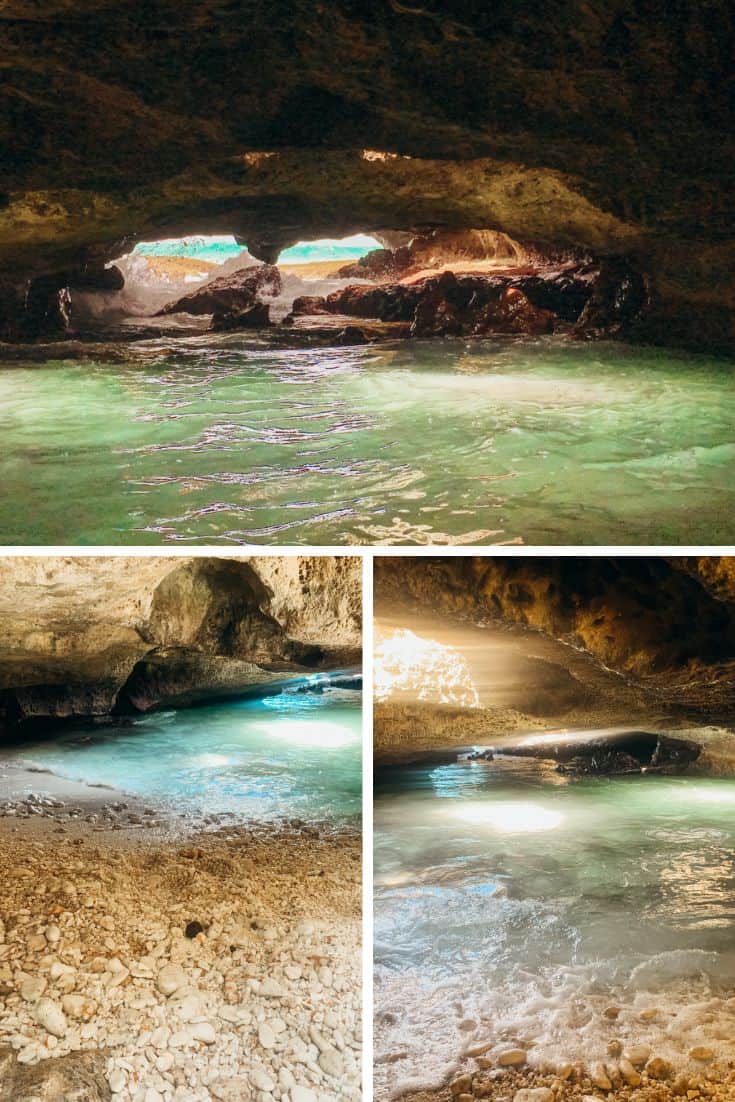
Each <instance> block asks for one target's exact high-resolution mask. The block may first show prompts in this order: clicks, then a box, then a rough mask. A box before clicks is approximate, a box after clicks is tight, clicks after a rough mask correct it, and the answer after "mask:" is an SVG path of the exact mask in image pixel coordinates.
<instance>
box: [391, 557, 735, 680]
mask: <svg viewBox="0 0 735 1102" xmlns="http://www.w3.org/2000/svg"><path fill="white" fill-rule="evenodd" d="M375 593H376V604H377V607H378V608H381V607H393V605H394V604H395V605H398V606H401V605H403V606H405V607H416V608H418V609H424V610H428V609H432V610H434V611H435V612H436V613H438V614H440V615H442V616H446V617H448V618H453V617H454V618H460V619H468V618H469V619H471V620H474V621H475V622H480V621H483V620H495V621H505V622H508V623H513V624H519V625H522V626H523V627H527V628H531V629H533V630H534V631H540V632H543V633H545V634H546V635H548V636H549V637H551V638H553V639H557V640H560V641H562V642H564V643H567V644H569V645H570V646H572V647H576V648H581V649H583V650H584V651H586V652H587V653H588V654H590V655H592V656H593V657H594V658H595V659H596V660H597V661H598V662H600V663H602V664H604V665H605V666H606V667H608V668H610V669H612V670H614V671H616V672H618V673H620V674H624V675H626V676H630V677H638V678H648V677H664V678H665V677H667V676H669V675H671V674H680V673H682V672H683V671H686V670H688V669H697V668H698V669H700V670H704V669H706V668H708V667H709V668H712V669H713V670H714V669H716V668H717V667H719V666H721V665H727V664H728V663H731V662H732V661H733V660H735V570H734V569H733V564H732V560H731V559H719V558H697V559H684V558H682V559H664V558H656V557H637V556H630V557H620V558H606V557H602V558H597V557H594V558H591V557H584V558H576V557H557V558H545V557H543V558H542V557H533V558H530V557H529V558H525V557H518V558H516V557H513V558H506V557H502V558H501V557H497V558H489V557H487V558H481V557H478V556H473V557H458V558H449V559H441V558H436V557H433V558H426V559H416V558H414V559H408V558H407V559H403V558H395V559H394V558H380V559H377V560H376V579H375Z"/></svg>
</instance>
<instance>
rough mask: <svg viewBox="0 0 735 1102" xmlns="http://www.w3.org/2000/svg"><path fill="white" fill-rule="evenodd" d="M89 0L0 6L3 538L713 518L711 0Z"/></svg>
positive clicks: (643, 532)
mask: <svg viewBox="0 0 735 1102" xmlns="http://www.w3.org/2000/svg"><path fill="white" fill-rule="evenodd" d="M83 11H84V18H83V19H82V18H80V17H79V12H78V11H77V9H76V8H75V7H74V6H73V5H70V4H69V3H67V2H66V0H58V2H56V3H54V4H53V5H52V6H51V7H50V8H48V7H42V6H41V5H39V4H38V3H36V2H35V0H11V2H10V3H8V4H6V5H5V6H4V8H3V12H2V26H3V31H4V37H5V41H6V44H7V54H8V70H7V80H6V82H5V83H4V85H3V87H2V89H1V90H0V97H1V102H2V107H3V110H2V111H1V112H0V143H1V144H2V156H0V165H2V168H1V169H0V173H1V175H0V198H1V200H2V201H1V202H0V362H2V365H3V367H2V372H1V373H0V401H1V402H2V405H3V407H7V409H8V413H7V414H6V416H5V418H4V421H3V424H2V428H3V430H4V435H5V437H6V448H7V452H8V456H9V458H8V460H7V462H8V472H7V474H8V477H9V480H10V481H9V485H10V488H11V492H10V495H9V496H10V498H11V501H12V502H13V504H12V505H11V506H8V507H7V509H6V511H5V512H2V511H1V507H0V533H2V537H3V539H4V541H5V542H6V543H9V544H12V543H19V544H22V545H28V544H44V543H49V544H54V545H68V544H70V543H72V544H87V543H93V544H94V543H100V544H103V545H109V544H111V543H115V544H117V543H123V544H139V543H141V542H145V543H158V544H160V543H173V542H180V541H184V542H186V543H194V542H196V541H199V540H201V539H203V538H206V539H208V540H209V541H211V542H214V543H218V544H227V543H231V542H233V541H234V542H236V543H239V544H247V545H252V544H258V543H263V542H269V543H273V542H285V543H291V544H293V543H294V542H295V543H302V544H304V545H307V546H337V545H345V544H349V545H358V544H361V543H373V544H381V543H408V544H412V545H420V544H425V543H432V544H434V545H446V544H461V545H464V544H475V545H490V544H512V543H521V544H527V545H528V544H532V545H542V546H547V545H549V546H551V545H579V544H581V543H590V544H593V545H595V544H596V545H609V544H612V543H615V542H616V538H617V533H618V532H619V531H620V530H621V529H625V531H626V532H627V536H628V541H629V543H630V544H631V545H641V546H672V545H676V544H681V545H688V546H697V545H702V546H719V545H729V544H730V543H732V525H731V521H730V517H731V516H732V514H733V501H732V491H731V487H730V486H729V480H728V479H726V478H723V471H724V470H725V469H726V468H727V466H728V464H729V463H730V462H731V459H732V440H731V434H730V425H731V423H732V417H733V414H734V413H735V411H734V410H733V408H732V401H733V399H732V396H731V389H732V388H731V387H730V386H729V380H730V376H731V370H732V357H733V352H734V351H735V347H734V335H735V330H734V328H733V270H734V269H735V265H733V243H732V242H733V234H732V206H733V204H732V162H733V137H732V135H733V125H732V121H733V120H732V115H733V96H732V74H731V66H730V64H729V61H730V57H731V54H732V44H733V34H734V31H733V20H732V12H731V10H730V7H729V6H728V5H727V4H725V3H724V2H723V0H714V3H713V5H709V6H707V8H706V9H702V7H701V5H697V4H694V3H686V2H684V3H681V4H678V5H677V7H676V10H675V11H672V12H670V13H667V14H668V17H667V18H666V19H663V18H662V17H661V12H660V9H659V7H657V6H656V5H655V4H642V5H641V4H635V3H625V2H622V3H619V4H615V5H613V6H612V7H609V6H608V7H607V8H605V9H604V10H602V9H599V8H598V7H595V8H590V7H589V6H588V5H584V4H581V3H578V2H577V0H565V2H563V3H562V4H561V5H560V6H558V7H551V6H549V5H541V6H539V5H538V4H531V3H521V4H520V5H518V4H516V5H513V6H512V7H511V6H509V5H503V6H501V7H499V8H498V7H497V6H496V8H494V9H493V11H492V12H487V11H484V10H482V9H481V7H480V6H478V5H477V4H476V3H473V2H470V0H457V2H454V3H450V4H441V5H440V4H438V3H435V2H433V0H432V2H430V3H427V4H422V5H421V6H420V7H414V6H411V5H407V4H403V3H399V2H398V0H379V2H378V3H376V4H373V5H371V6H370V9H369V10H364V7H363V8H361V7H360V6H359V5H356V4H355V3H353V2H352V0H340V3H338V4H336V5H335V6H333V7H332V8H330V9H329V11H328V12H327V11H326V10H325V11H322V9H319V10H318V11H317V10H312V8H311V7H310V6H309V5H307V4H303V3H297V4H291V5H282V4H281V5H278V6H277V7H276V8H266V7H264V6H263V5H262V4H259V3H258V4H250V5H243V4H240V3H237V2H235V3H231V4H214V5H211V6H207V5H205V6H204V7H203V8H202V7H201V6H196V5H193V4H191V3H186V4H185V5H184V6H183V8H182V7H181V5H175V6H174V5H172V4H171V3H170V0H159V2H156V3H155V4H153V5H151V4H148V3H146V4H142V3H134V4H133V5H132V6H130V7H129V8H127V9H126V10H125V11H124V12H118V13H115V14H114V15H113V13H112V11H111V9H110V8H109V5H106V4H104V3H102V2H101V0H89V2H86V3H85V4H84V9H83ZM253 59H257V62H254V61H253ZM488 74H492V77H491V78H489V76H488ZM354 235H362V238H361V239H363V240H365V241H367V239H370V241H372V242H374V243H377V246H378V247H375V248H371V249H370V251H369V253H367V254H366V255H365V256H363V257H358V258H356V259H355V260H354V261H353V262H351V263H345V264H344V265H342V266H341V270H339V269H338V270H337V271H332V272H330V273H329V278H327V279H324V280H322V279H318V278H316V274H315V272H312V276H311V277H309V278H306V277H305V276H304V274H303V272H302V273H300V274H298V275H297V274H296V273H294V272H286V269H287V268H289V266H290V261H291V259H292V258H293V252H292V250H293V249H294V247H296V246H297V245H298V244H299V243H301V244H303V243H304V242H312V243H314V242H319V241H325V240H343V239H345V238H349V237H351V236H354ZM191 237H200V238H211V237H227V238H228V239H230V240H231V239H234V241H235V242H236V244H238V245H241V246H242V247H243V250H247V254H246V255H247V264H246V265H245V266H244V267H240V268H238V267H234V268H230V267H228V268H227V271H223V270H221V269H220V270H217V271H216V272H215V274H214V276H213V275H212V272H213V270H212V269H204V268H202V267H201V265H200V266H199V268H197V267H196V265H195V266H194V268H193V269H189V268H187V269H186V271H185V270H184V267H186V266H184V267H182V266H181V265H175V264H173V263H171V260H172V258H170V257H169V263H168V265H165V264H161V263H160V258H159V259H157V260H156V263H155V264H154V265H153V268H154V269H155V271H156V272H157V273H158V274H157V275H156V276H155V278H154V279H153V282H152V283H151V282H150V279H149V276H150V270H153V269H150V265H148V267H146V266H145V265H146V260H145V256H146V255H148V256H155V254H144V253H141V252H140V246H141V244H143V245H145V246H146V248H147V246H148V244H151V243H156V242H166V241H168V242H170V241H180V240H181V239H184V238H191ZM159 247H161V246H159ZM136 249H137V250H138V251H137V252H136ZM122 258H125V259H124V260H123V259H122ZM131 258H133V259H132V260H131ZM227 264H230V261H228V262H227ZM136 265H137V267H136ZM177 269H178V275H179V276H182V278H181V279H180V280H179V281H178V282H177V281H171V279H170V278H169V276H171V275H172V274H176V270H177ZM146 272H147V273H148V274H147V275H145V278H143V280H142V283H141V279H140V278H139V277H140V275H141V273H146ZM161 273H165V274H166V279H164V280H163V281H162V280H161V279H160V278H159V276H160V275H161ZM154 274H155V273H154ZM192 275H196V276H197V281H196V282H191V281H190V282H187V280H191V277H192ZM143 284H144V285H143ZM406 394H407V395H408V396H409V401H408V402H405V401H404V400H402V396H404V395H406ZM131 398H132V401H131ZM187 398H189V399H190V400H191V401H192V404H191V409H190V412H191V413H192V416H191V417H184V415H183V414H182V412H181V410H182V408H183V406H184V405H185V404H186V399H187ZM248 398H251V399H252V402H253V407H252V408H254V409H255V411H256V414H257V416H256V423H255V424H253V416H252V409H251V408H250V407H248V406H247V400H248ZM312 403H313V405H312ZM72 410H73V411H74V413H75V415H76V416H72V415H71V414H70V411H72ZM105 411H106V412H107V413H108V414H109V415H108V416H106V415H105ZM72 421H74V424H72V423H71V422H72ZM39 422H42V424H39ZM29 424H35V425H39V430H38V431H40V432H41V433H42V434H43V437H44V440H45V441H47V443H46V446H45V447H44V448H38V447H36V446H35V443H34V442H33V441H32V440H29ZM143 426H147V428H144V427H143ZM335 441H336V443H335ZM222 450H224V451H225V452H226V453H227V454H226V456H225V457H224V462H220V460H221V459H223V456H222ZM70 453H71V454H72V457H73V458H72V463H71V466H72V468H73V469H74V471H75V473H76V476H77V477H76V479H75V491H76V492H75V505H76V507H75V508H74V509H73V510H71V511H67V510H63V509H60V508H59V507H58V502H59V501H62V500H66V497H67V495H66V494H63V493H61V492H60V478H61V476H60V469H61V466H62V458H63V457H64V456H67V455H69V454H70ZM131 457H132V458H131ZM184 460H186V462H185V461H184ZM442 470H446V472H447V477H446V479H445V478H443V477H441V476H439V475H438V474H437V472H438V471H442ZM19 499H20V500H24V501H27V502H29V505H30V507H29V509H28V510H18V509H17V508H15V507H14V503H15V501H17V500H19Z"/></svg>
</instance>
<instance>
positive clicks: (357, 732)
mask: <svg viewBox="0 0 735 1102" xmlns="http://www.w3.org/2000/svg"><path fill="white" fill-rule="evenodd" d="M361 723H362V717H361V708H360V693H358V692H353V691H350V690H339V689H330V690H327V691H326V692H323V693H318V694H315V693H296V692H289V691H286V692H283V693H280V694H278V695H273V696H267V697H264V698H262V699H256V698H253V697H243V698H242V699H234V700H228V701H223V702H218V703H215V704H209V705H206V706H202V707H196V708H188V709H183V710H180V711H166V712H153V713H151V714H149V715H146V716H143V717H141V718H138V719H134V720H132V721H130V722H125V723H123V722H122V721H121V722H120V723H119V724H115V725H112V726H104V727H100V728H90V727H89V725H81V724H80V725H79V726H74V727H64V728H63V729H62V730H61V731H59V732H56V733H55V734H54V736H53V738H45V739H43V740H38V741H36V742H30V743H29V742H24V743H22V744H21V745H19V746H18V747H16V748H14V749H12V750H10V749H5V750H4V751H3V754H2V760H3V761H5V762H7V761H19V762H29V761H30V762H33V763H34V764H35V765H36V766H40V767H42V768H46V769H50V770H52V771H53V772H54V773H56V774H58V775H60V776H62V777H65V778H67V779H70V780H81V781H83V782H84V783H86V784H92V785H109V786H111V787H113V788H115V789H121V790H122V791H124V792H129V793H131V794H133V795H137V796H141V797H143V798H144V799H148V800H151V801H155V802H156V804H158V805H163V806H168V807H170V808H171V810H172V811H175V812H187V813H198V814H218V813H222V812H229V813H230V814H232V815H234V816H235V817H237V818H238V819H258V820H260V821H267V820H275V819H279V818H301V819H307V820H321V819H345V818H347V817H352V816H355V815H358V814H359V813H360V808H361V791H362V787H361ZM38 784H39V786H42V775H39V781H38Z"/></svg>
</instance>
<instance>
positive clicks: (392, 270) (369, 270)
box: [337, 245, 414, 280]
mask: <svg viewBox="0 0 735 1102" xmlns="http://www.w3.org/2000/svg"><path fill="white" fill-rule="evenodd" d="M413 263H414V261H413V256H412V252H411V249H410V247H408V246H406V245H403V246H401V247H400V248H398V249H373V251H372V252H369V253H367V254H366V255H365V256H361V257H360V259H359V260H356V261H355V262H354V263H352V264H345V265H344V266H343V267H342V268H340V269H339V270H338V271H337V276H338V277H339V278H340V279H370V280H379V279H385V278H393V277H395V276H398V275H403V274H405V272H406V270H407V269H409V268H410V267H411V266H412V264H413Z"/></svg>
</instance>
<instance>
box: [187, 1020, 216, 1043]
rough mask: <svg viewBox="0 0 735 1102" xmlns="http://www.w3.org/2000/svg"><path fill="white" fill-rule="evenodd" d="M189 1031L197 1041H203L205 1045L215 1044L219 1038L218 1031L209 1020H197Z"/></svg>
mask: <svg viewBox="0 0 735 1102" xmlns="http://www.w3.org/2000/svg"><path fill="white" fill-rule="evenodd" d="M189 1032H190V1033H191V1036H192V1037H193V1038H194V1040H195V1041H202V1043H203V1044H205V1045H213V1044H214V1042H215V1041H216V1040H217V1032H216V1030H215V1028H214V1026H213V1025H211V1024H210V1023H209V1022H195V1023H194V1025H192V1026H190V1027H189Z"/></svg>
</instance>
